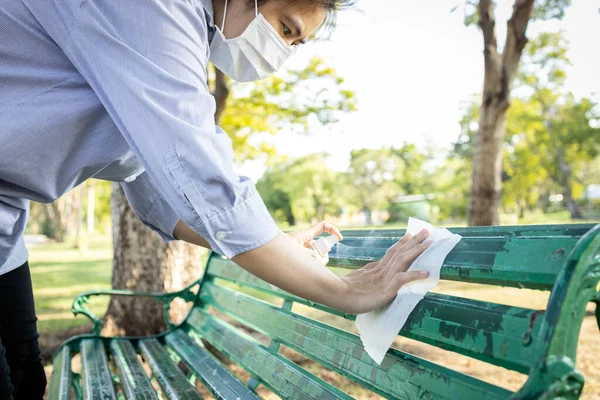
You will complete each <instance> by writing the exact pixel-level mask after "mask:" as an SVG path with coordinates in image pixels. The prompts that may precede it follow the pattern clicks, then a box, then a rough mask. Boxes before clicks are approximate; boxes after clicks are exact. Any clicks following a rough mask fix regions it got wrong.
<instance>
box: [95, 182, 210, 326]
mask: <svg viewBox="0 0 600 400" xmlns="http://www.w3.org/2000/svg"><path fill="white" fill-rule="evenodd" d="M111 215H112V220H113V248H114V258H113V277H112V287H113V288H114V289H128V290H136V291H143V292H171V291H175V290H178V289H181V288H182V287H184V286H185V285H187V284H189V283H191V282H193V281H194V280H196V279H197V278H198V277H199V276H200V274H201V268H202V265H201V254H202V251H203V250H202V249H201V248H199V247H197V246H193V245H188V244H187V243H185V242H180V241H174V242H171V243H169V244H166V243H164V242H163V240H162V239H161V238H160V236H158V235H157V234H156V233H155V232H153V231H152V230H151V229H150V228H148V227H146V226H145V225H144V224H143V223H142V222H141V221H140V220H139V219H138V218H137V216H136V215H135V214H134V212H133V210H132V209H131V208H130V207H129V204H128V203H127V199H126V197H125V194H124V193H123V189H121V186H120V185H119V184H113V187H112V195H111ZM187 310H188V307H186V306H185V305H184V304H177V305H173V307H172V310H171V319H172V320H173V321H178V320H181V318H182V317H184V316H185V314H186V312H187ZM164 328H165V324H164V319H163V308H162V305H161V304H159V303H158V302H156V301H155V300H153V299H152V298H136V299H131V298H126V297H113V298H111V300H110V303H109V307H108V311H107V313H106V325H105V327H104V330H103V333H104V334H121V335H149V334H153V333H157V332H160V331H162V330H164Z"/></svg>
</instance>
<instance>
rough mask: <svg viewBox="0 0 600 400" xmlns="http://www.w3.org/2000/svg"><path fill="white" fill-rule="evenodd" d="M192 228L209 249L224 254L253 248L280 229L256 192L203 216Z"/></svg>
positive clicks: (230, 254) (270, 238) (263, 242)
mask: <svg viewBox="0 0 600 400" xmlns="http://www.w3.org/2000/svg"><path fill="white" fill-rule="evenodd" d="M175 222H177V221H175ZM195 230H196V232H198V233H199V234H200V235H202V236H203V237H204V238H205V239H206V240H207V241H208V242H209V244H210V246H211V248H212V250H213V251H215V252H217V253H219V254H221V255H224V256H225V257H228V258H233V257H234V256H236V255H238V254H241V253H245V252H247V251H250V250H254V249H256V248H258V247H260V246H262V245H264V244H266V243H268V242H270V241H271V240H273V238H275V236H276V235H277V234H278V233H279V232H280V230H279V229H278V228H277V225H276V224H275V221H273V217H271V215H270V214H269V211H268V210H267V207H266V206H265V203H264V202H263V200H262V199H261V197H260V195H259V194H258V192H254V194H252V195H251V196H250V197H248V198H247V199H246V200H244V201H243V202H241V203H239V204H237V205H236V206H235V207H232V208H230V209H228V210H226V211H223V212H221V213H219V214H216V215H213V216H212V217H210V218H209V219H207V220H204V221H203V222H202V223H201V224H200V225H199V226H198V227H196V228H195Z"/></svg>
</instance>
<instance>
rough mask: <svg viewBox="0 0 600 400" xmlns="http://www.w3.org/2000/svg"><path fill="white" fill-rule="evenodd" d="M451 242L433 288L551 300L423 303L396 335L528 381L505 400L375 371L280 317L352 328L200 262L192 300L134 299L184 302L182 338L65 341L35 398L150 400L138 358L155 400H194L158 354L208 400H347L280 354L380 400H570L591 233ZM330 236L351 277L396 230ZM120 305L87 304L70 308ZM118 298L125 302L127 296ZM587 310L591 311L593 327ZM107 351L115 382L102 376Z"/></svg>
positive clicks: (587, 288) (417, 375)
mask: <svg viewBox="0 0 600 400" xmlns="http://www.w3.org/2000/svg"><path fill="white" fill-rule="evenodd" d="M451 230H452V231H454V232H456V233H459V234H460V235H462V236H463V240H462V241H461V242H460V243H459V245H458V246H457V247H456V248H455V249H454V250H453V251H452V252H451V253H450V254H449V255H448V257H447V258H446V260H445V261H444V264H443V267H442V271H441V277H442V279H446V280H458V281H464V282H473V283H486V284H490V285H498V286H512V287H526V288H536V289H542V290H551V291H552V293H551V296H550V300H549V303H548V307H547V309H546V310H533V309H527V308H520V307H511V306H506V305H500V304H494V303H490V302H484V301H477V300H472V299H467V298H461V297H455V296H448V295H441V294H435V293H429V294H427V295H426V296H425V298H424V299H423V300H422V301H421V302H420V303H419V305H418V306H417V307H416V308H415V310H414V311H413V313H412V314H411V315H410V317H409V318H408V320H407V322H406V324H405V326H404V327H403V329H402V330H401V331H400V332H399V334H400V335H402V336H405V337H408V338H411V339H415V340H418V341H421V342H424V343H428V344H431V345H434V346H437V347H440V348H443V349H447V350H451V351H454V352H457V353H460V354H464V355H466V356H469V357H472V358H476V359H479V360H482V361H485V362H488V363H491V364H494V365H498V366H502V367H505V368H508V369H512V370H515V371H519V372H522V373H525V374H528V375H529V377H528V380H527V382H526V384H525V385H524V386H523V387H522V388H521V389H520V390H519V391H518V392H517V393H511V392H509V391H507V390H505V389H502V388H499V387H496V386H494V385H491V384H489V383H486V382H483V381H481V380H478V379H476V378H473V377H470V376H467V375H464V374H461V373H459V372H457V371H454V370H452V369H450V368H446V367H442V366H440V365H437V364H435V363H432V362H429V361H427V360H423V359H420V358H418V357H415V356H412V355H410V354H407V353H404V352H402V351H399V350H396V349H390V350H389V351H388V353H387V355H386V357H385V358H384V360H383V362H382V363H381V365H377V364H375V363H373V361H372V360H371V359H370V358H369V356H368V355H367V354H366V352H365V351H364V349H363V347H362V344H361V342H360V338H358V336H356V335H354V334H352V333H350V332H347V331H344V330H341V329H338V328H335V327H332V326H330V325H327V324H324V323H321V322H319V321H315V320H312V319H309V318H306V317H303V316H301V315H298V314H296V313H294V312H292V310H293V308H292V306H293V304H303V305H305V306H308V307H312V308H315V309H319V310H322V311H324V312H328V313H331V314H333V315H337V316H340V317H343V318H346V319H348V320H353V319H354V316H353V315H347V314H344V313H341V312H339V311H336V310H333V309H330V308H328V307H325V306H323V305H320V304H315V303H313V302H309V301H306V300H303V299H301V298H298V297H296V296H294V295H291V294H289V293H286V292H285V291H282V290H280V289H277V288H275V287H273V286H271V285H269V284H268V283H266V282H264V281H262V280H260V279H258V278H257V277H255V276H253V275H251V274H249V273H248V272H246V271H244V270H243V269H241V268H239V267H237V266H236V265H235V264H233V262H231V261H230V260H227V259H224V258H222V257H220V256H218V255H215V254H213V255H211V257H210V258H209V261H208V264H207V268H206V272H205V276H204V277H203V278H202V279H201V280H199V281H198V282H195V283H194V284H193V285H200V290H199V291H198V294H197V296H196V295H193V293H192V292H191V291H190V290H189V289H190V287H188V288H186V289H184V290H183V291H182V292H178V293H176V294H162V295H159V294H149V293H143V294H141V295H145V296H155V295H156V296H159V297H160V299H170V298H172V297H173V296H174V297H177V296H179V297H186V298H187V299H188V300H193V301H194V302H195V303H194V307H193V309H192V312H191V313H190V315H189V316H188V318H187V319H186V321H185V322H184V323H183V324H182V325H180V326H179V327H171V328H170V329H169V330H168V331H167V332H165V333H163V334H160V335H156V336H154V337H152V338H136V337H132V338H127V337H123V338H104V337H101V336H99V335H97V334H95V335H81V336H77V337H74V338H72V339H70V340H69V341H67V342H66V343H64V344H63V345H62V346H61V347H60V348H59V349H58V350H57V352H56V353H55V356H54V360H53V365H54V373H53V374H52V377H51V380H50V386H49V399H50V400H54V399H60V400H63V399H69V398H70V394H71V390H70V387H73V388H74V389H75V398H76V399H80V398H83V397H85V398H99V399H112V398H115V385H116V387H117V388H119V389H121V390H123V392H124V393H126V394H127V396H128V397H130V398H140V399H141V398H155V397H153V396H155V393H154V392H153V391H152V390H153V389H148V388H147V387H145V386H144V384H143V381H144V380H143V379H142V378H143V377H142V375H141V374H143V371H141V370H140V368H141V366H140V365H139V362H138V361H137V355H136V354H137V352H141V354H143V356H144V358H145V359H146V361H147V362H148V363H149V364H150V366H151V368H152V370H153V375H154V376H155V377H156V379H157V381H158V382H159V383H160V384H161V386H162V388H163V394H165V395H166V396H167V398H170V399H171V398H173V399H175V398H178V399H179V398H183V399H197V398H199V395H198V394H197V393H196V392H195V390H194V389H193V387H192V386H191V385H190V383H189V379H187V378H186V377H185V376H184V375H183V374H182V373H181V372H180V370H179V369H178V368H177V365H176V364H175V361H174V359H173V358H172V357H170V356H169V352H171V353H172V354H174V355H176V359H177V360H182V361H183V362H185V363H186V364H187V365H188V366H189V367H190V369H191V370H192V371H193V373H194V376H195V377H196V378H198V379H200V380H201V381H202V382H203V383H204V384H205V386H206V387H207V388H208V389H209V390H210V391H211V392H212V393H213V394H214V395H215V397H216V398H219V399H229V398H231V399H234V398H239V399H244V400H245V399H256V398H257V396H256V395H255V393H254V389H255V388H256V386H258V384H260V383H262V384H264V385H265V386H266V387H268V388H269V389H271V390H272V391H273V392H275V393H276V394H277V395H279V396H280V397H281V398H284V399H348V398H350V397H349V396H348V395H347V394H345V393H343V392H342V391H340V390H339V389H337V388H335V387H333V386H331V385H330V384H328V383H327V382H324V381H323V380H321V379H320V378H318V377H316V376H314V375H313V374H311V373H309V372H307V371H306V370H304V369H303V368H301V367H300V366H298V365H296V364H294V363H292V362H291V361H289V360H287V359H286V358H285V357H283V356H282V355H281V354H280V353H279V350H280V344H284V345H286V346H288V347H289V348H291V349H294V350H295V351H298V352H300V353H302V354H304V355H305V356H307V357H309V358H311V359H313V360H316V361H317V362H319V363H321V364H322V365H323V366H324V367H326V368H329V369H331V370H333V371H336V372H338V373H339V374H341V375H343V376H345V377H347V378H348V379H350V380H352V381H354V382H357V383H359V384H360V385H362V386H364V387H366V388H368V389H370V390H372V391H374V392H376V393H378V394H380V395H381V396H384V397H386V398H397V399H411V400H412V399H419V400H421V399H463V398H464V399H508V398H513V399H537V398H541V399H553V398H557V397H560V398H564V399H575V398H577V397H578V396H579V395H580V393H581V390H582V388H583V384H584V377H583V376H582V375H581V373H579V372H578V371H577V369H576V368H575V357H576V352H577V339H578V336H579V329H580V327H581V323H582V320H583V317H584V315H585V308H586V305H587V303H588V302H590V301H595V302H596V303H597V304H598V303H599V302H600V283H599V282H600V225H599V226H597V227H595V228H594V227H593V226H592V225H584V224H582V225H553V226H524V227H521V226H520V227H473V228H458V229H451ZM343 234H344V237H345V239H344V241H343V242H342V244H343V246H338V247H337V248H334V249H333V251H332V253H331V254H330V260H331V264H332V265H333V266H337V267H343V268H359V267H360V266H362V265H364V264H366V263H368V262H371V261H373V260H377V259H379V258H380V257H381V256H383V254H385V251H386V250H387V248H389V246H391V245H392V244H393V243H395V242H396V241H397V240H398V239H399V238H400V237H401V236H402V235H403V234H404V231H403V230H369V231H347V232H343ZM223 281H228V282H234V283H235V284H237V285H240V286H243V287H249V288H253V289H256V290H258V291H261V292H264V293H267V294H269V295H273V296H277V297H281V298H283V299H284V305H283V306H282V307H277V306H274V305H272V304H270V303H266V302H264V301H262V300H260V299H258V298H256V297H253V296H252V295H249V294H244V293H242V292H240V291H236V290H234V289H231V285H223V283H222V282H223ZM193 285H192V286H193ZM123 293H124V292H123ZM123 293H121V291H106V292H104V291H103V292H89V293H86V294H85V295H84V297H89V296H92V295H96V294H117V295H123ZM126 294H127V295H135V294H134V293H132V292H128V291H127V293H126ZM183 295H185V296H183ZM193 296H196V297H195V298H194V297H193ZM82 298H83V297H81V298H80V301H78V302H77V301H76V304H78V305H80V306H81V307H79V308H76V310H75V311H77V312H81V313H83V314H85V315H88V313H87V311H86V310H85V304H84V303H82V301H81V299H82ZM80 303H81V304H80ZM209 306H213V307H214V308H215V309H217V310H219V311H221V312H223V313H225V314H228V315H229V316H230V317H233V318H234V319H236V320H237V322H238V324H241V326H244V325H245V326H247V327H250V328H253V329H255V330H258V331H260V332H262V333H263V334H265V335H267V336H268V337H269V338H270V339H271V344H270V345H269V346H267V347H265V346H263V345H261V344H260V343H258V342H257V341H256V340H254V339H253V338H251V337H250V336H248V335H247V334H245V333H244V332H243V330H242V329H239V327H238V325H236V327H234V326H232V325H230V324H228V323H226V322H225V321H223V320H221V319H220V318H217V317H215V316H212V315H210V314H209V313H207V311H206V310H207V308H208V307H209ZM599 309H600V307H598V306H597V308H596V313H597V318H598V324H599V326H600V311H599ZM88 316H89V315H88ZM92 319H93V318H92ZM202 340H206V341H208V342H209V343H211V344H212V345H213V346H214V347H215V348H217V349H218V350H220V351H222V352H223V353H225V354H226V355H227V356H228V357H229V358H230V359H232V360H233V361H234V362H236V363H238V364H239V365H240V366H241V367H243V368H244V369H245V370H247V371H248V372H249V373H250V374H251V376H252V377H253V378H252V380H251V384H250V383H249V384H248V385H244V384H243V383H241V382H240V381H239V380H237V378H235V377H234V376H233V375H231V373H229V372H228V371H227V370H226V369H225V368H224V367H223V366H222V365H221V364H220V363H219V362H218V361H217V359H216V358H215V357H214V356H213V355H212V354H210V353H209V352H208V351H207V350H205V349H204V348H203V345H202ZM107 348H110V356H111V357H112V359H113V361H114V364H115V367H116V372H118V373H119V375H120V379H117V377H116V376H115V377H113V376H111V371H110V368H109V367H108V358H107V352H106V349H107ZM78 352H80V353H81V355H82V375H81V387H82V388H83V390H80V389H79V387H80V383H79V382H80V378H79V375H78V374H74V373H72V371H71V369H70V359H71V357H73V355H74V354H76V353H78ZM140 371H141V372H140ZM130 383H131V384H132V385H130V386H131V387H129V389H132V387H133V386H135V387H134V388H133V391H131V392H128V387H127V385H128V384H130ZM146 389H147V390H146ZM136 390H137V392H136ZM137 393H142V394H141V395H140V396H138V395H137ZM146 395H147V396H146ZM134 396H135V397H134ZM144 396H146V397H144Z"/></svg>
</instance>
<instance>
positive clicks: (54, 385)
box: [48, 346, 73, 400]
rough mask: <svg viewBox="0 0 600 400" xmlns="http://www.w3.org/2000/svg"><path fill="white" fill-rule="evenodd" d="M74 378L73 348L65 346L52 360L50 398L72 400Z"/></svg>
mask: <svg viewBox="0 0 600 400" xmlns="http://www.w3.org/2000/svg"><path fill="white" fill-rule="evenodd" d="M72 379H73V374H72V372H71V349H70V348H69V347H67V346H64V347H63V348H62V350H61V351H60V352H59V353H58V354H57V355H56V356H55V357H54V360H53V361H52V376H51V377H50V385H49V387H48V400H70V399H71V380H72Z"/></svg>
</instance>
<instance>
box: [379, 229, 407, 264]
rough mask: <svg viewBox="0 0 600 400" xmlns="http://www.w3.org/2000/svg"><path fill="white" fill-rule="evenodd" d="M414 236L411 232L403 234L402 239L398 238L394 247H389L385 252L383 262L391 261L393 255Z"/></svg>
mask: <svg viewBox="0 0 600 400" xmlns="http://www.w3.org/2000/svg"><path fill="white" fill-rule="evenodd" d="M411 238H412V234H410V233H408V232H407V233H405V234H404V236H402V238H401V239H400V240H398V241H397V242H396V243H394V244H393V245H392V247H390V248H389V249H387V251H386V252H385V255H384V256H383V258H382V259H381V262H382V263H384V264H385V263H387V262H389V261H390V260H391V259H392V257H393V256H394V254H396V252H397V251H398V250H399V249H400V248H401V247H402V246H404V245H405V244H406V243H407V242H408V241H409V240H410V239H411Z"/></svg>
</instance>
